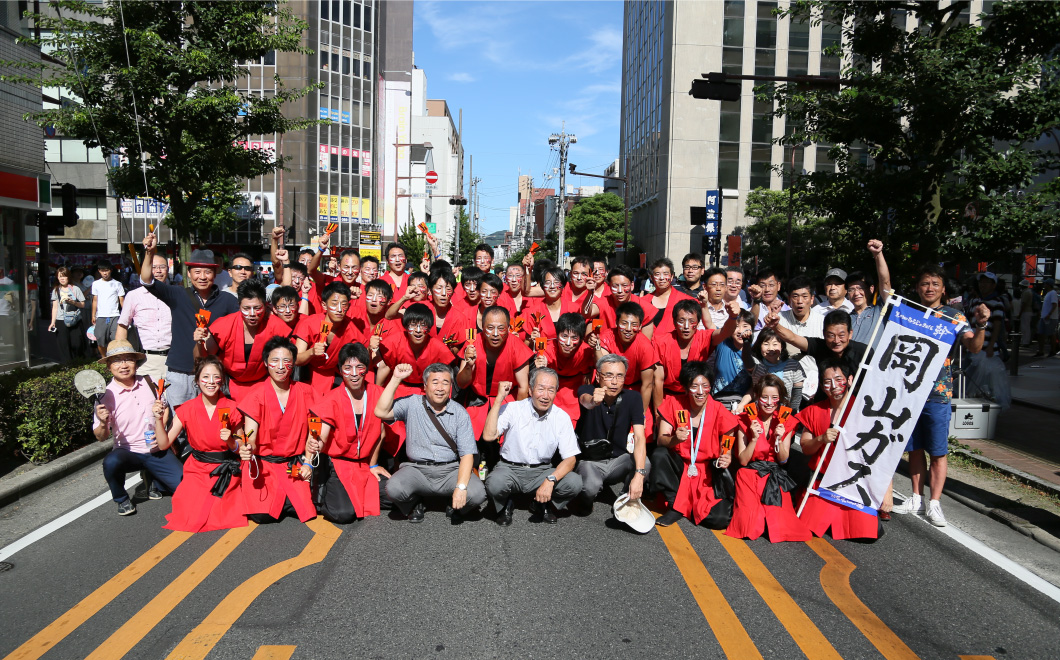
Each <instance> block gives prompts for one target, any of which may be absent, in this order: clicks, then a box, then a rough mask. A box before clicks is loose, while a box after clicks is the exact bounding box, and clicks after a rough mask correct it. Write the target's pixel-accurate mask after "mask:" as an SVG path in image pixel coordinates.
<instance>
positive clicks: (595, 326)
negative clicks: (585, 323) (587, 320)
mask: <svg viewBox="0 0 1060 660" xmlns="http://www.w3.org/2000/svg"><path fill="white" fill-rule="evenodd" d="M602 327H604V322H603V321H601V320H600V319H593V322H592V324H591V326H590V331H591V332H600V328H602Z"/></svg>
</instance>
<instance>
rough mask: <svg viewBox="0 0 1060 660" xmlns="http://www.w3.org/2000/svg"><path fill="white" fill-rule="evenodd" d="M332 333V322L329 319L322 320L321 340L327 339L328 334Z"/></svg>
mask: <svg viewBox="0 0 1060 660" xmlns="http://www.w3.org/2000/svg"><path fill="white" fill-rule="evenodd" d="M330 334H331V324H330V323H328V322H327V321H321V322H320V341H327V340H328V335H330Z"/></svg>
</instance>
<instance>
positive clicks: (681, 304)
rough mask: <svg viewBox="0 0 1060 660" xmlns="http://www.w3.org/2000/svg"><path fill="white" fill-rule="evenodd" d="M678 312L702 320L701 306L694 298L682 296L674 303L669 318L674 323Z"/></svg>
mask: <svg viewBox="0 0 1060 660" xmlns="http://www.w3.org/2000/svg"><path fill="white" fill-rule="evenodd" d="M630 302H632V301H630ZM622 304H623V305H628V304H629V303H622ZM621 306H622V305H619V307H621ZM678 312H689V313H690V314H695V316H696V318H697V319H699V320H700V321H702V320H703V308H702V307H700V306H699V302H698V301H695V300H689V299H688V298H682V299H681V300H678V301H677V303H676V304H675V305H674V308H673V311H671V312H670V318H672V319H673V320H674V323H677V314H678Z"/></svg>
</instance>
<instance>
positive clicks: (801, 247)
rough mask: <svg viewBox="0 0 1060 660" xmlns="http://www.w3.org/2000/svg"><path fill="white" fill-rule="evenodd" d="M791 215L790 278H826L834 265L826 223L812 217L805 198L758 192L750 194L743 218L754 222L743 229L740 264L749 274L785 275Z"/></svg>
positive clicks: (778, 192) (786, 193)
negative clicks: (764, 270) (766, 270)
mask: <svg viewBox="0 0 1060 660" xmlns="http://www.w3.org/2000/svg"><path fill="white" fill-rule="evenodd" d="M789 212H790V214H791V218H792V223H791V224H792V227H791V266H792V268H791V274H792V275H797V274H799V273H805V274H807V275H810V276H823V275H824V273H825V272H826V271H827V270H828V268H829V267H831V266H835V265H839V263H838V262H836V261H835V256H834V254H835V252H834V249H833V245H832V243H833V241H832V240H831V229H830V228H829V226H828V222H827V220H825V219H824V218H820V217H816V216H813V215H811V209H810V207H809V206H807V204H806V194H805V193H804V192H797V193H795V194H794V195H792V194H791V193H790V192H782V191H779V190H768V189H765V188H756V189H755V190H752V191H751V192H749V193H748V194H747V203H746V206H745V210H744V215H745V216H746V217H747V218H748V219H749V220H751V221H752V222H751V223H750V224H749V225H748V226H746V227H743V228H739V229H738V230H742V234H743V248H742V256H741V260H742V262H743V265H744V268H745V269H746V270H747V272H748V273H754V272H755V271H756V270H758V269H760V268H766V267H769V268H772V269H774V270H775V271H777V273H780V274H784V263H785V258H786V256H787V249H788V217H789V216H788V214H789Z"/></svg>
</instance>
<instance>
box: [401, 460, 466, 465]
mask: <svg viewBox="0 0 1060 660" xmlns="http://www.w3.org/2000/svg"><path fill="white" fill-rule="evenodd" d="M409 462H410V463H415V464H416V465H452V464H453V463H459V462H460V461H441V462H439V461H409Z"/></svg>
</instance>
